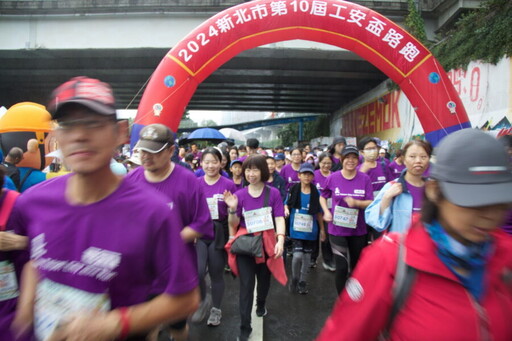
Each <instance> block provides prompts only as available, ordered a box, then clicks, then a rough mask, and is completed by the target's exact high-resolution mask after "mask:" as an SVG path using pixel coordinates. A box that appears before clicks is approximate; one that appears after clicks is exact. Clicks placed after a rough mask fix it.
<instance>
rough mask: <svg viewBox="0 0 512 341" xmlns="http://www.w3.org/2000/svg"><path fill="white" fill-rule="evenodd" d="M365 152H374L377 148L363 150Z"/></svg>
mask: <svg viewBox="0 0 512 341" xmlns="http://www.w3.org/2000/svg"><path fill="white" fill-rule="evenodd" d="M363 150H364V151H365V152H373V151H374V150H377V148H365V149H363Z"/></svg>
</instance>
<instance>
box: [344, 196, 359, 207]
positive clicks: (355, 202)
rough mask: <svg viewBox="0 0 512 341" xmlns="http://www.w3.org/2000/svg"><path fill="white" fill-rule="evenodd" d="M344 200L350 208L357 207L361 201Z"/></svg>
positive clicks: (350, 198) (345, 198)
mask: <svg viewBox="0 0 512 341" xmlns="http://www.w3.org/2000/svg"><path fill="white" fill-rule="evenodd" d="M343 200H345V202H346V203H347V205H348V207H357V202H358V201H359V200H357V199H354V198H352V197H344V198H343Z"/></svg>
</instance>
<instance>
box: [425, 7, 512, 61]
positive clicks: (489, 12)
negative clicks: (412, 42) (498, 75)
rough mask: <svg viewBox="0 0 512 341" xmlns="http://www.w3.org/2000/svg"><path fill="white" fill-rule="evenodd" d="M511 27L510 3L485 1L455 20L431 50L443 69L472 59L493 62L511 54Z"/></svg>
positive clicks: (511, 10) (511, 8)
mask: <svg viewBox="0 0 512 341" xmlns="http://www.w3.org/2000/svg"><path fill="white" fill-rule="evenodd" d="M511 27H512V2H511V1H510V0H488V1H486V2H485V3H483V5H482V7H481V8H479V9H477V10H474V11H471V12H468V13H467V14H465V15H464V16H463V17H462V18H461V19H459V20H458V21H457V23H456V24H455V27H454V28H453V29H451V30H450V31H448V32H446V33H445V34H444V35H442V36H441V37H440V39H441V40H440V42H439V43H437V44H436V45H434V47H433V48H432V52H433V53H434V55H435V56H436V57H437V58H438V60H439V62H440V63H441V64H442V65H443V67H444V68H445V69H446V70H450V69H456V68H466V67H467V66H468V64H469V63H470V62H471V61H474V60H481V61H483V62H488V63H492V64H496V63H497V62H498V61H499V60H500V59H501V58H503V57H504V56H511V55H512V34H511Z"/></svg>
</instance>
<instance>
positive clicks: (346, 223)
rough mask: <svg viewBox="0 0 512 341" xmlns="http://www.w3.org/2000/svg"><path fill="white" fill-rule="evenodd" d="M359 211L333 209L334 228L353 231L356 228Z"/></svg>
mask: <svg viewBox="0 0 512 341" xmlns="http://www.w3.org/2000/svg"><path fill="white" fill-rule="evenodd" d="M358 215H359V210H358V209H357V208H347V207H341V206H336V207H334V217H333V223H334V225H336V226H340V227H346V228H349V229H355V228H356V227H357V217H358Z"/></svg>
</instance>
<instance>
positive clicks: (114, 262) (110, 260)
mask: <svg viewBox="0 0 512 341" xmlns="http://www.w3.org/2000/svg"><path fill="white" fill-rule="evenodd" d="M82 262H83V263H84V264H88V265H94V266H97V267H100V268H106V269H109V270H114V269H115V268H117V267H118V266H119V263H121V254H120V253H119V252H113V251H108V250H103V249H100V248H97V247H93V246H91V247H90V248H88V249H87V250H85V251H84V252H83V253H82Z"/></svg>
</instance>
